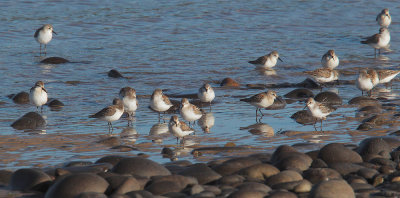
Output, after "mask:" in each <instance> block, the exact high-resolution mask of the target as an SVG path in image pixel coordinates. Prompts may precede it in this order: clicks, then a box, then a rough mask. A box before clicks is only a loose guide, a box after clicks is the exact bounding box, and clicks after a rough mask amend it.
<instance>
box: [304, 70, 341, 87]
mask: <svg viewBox="0 0 400 198" xmlns="http://www.w3.org/2000/svg"><path fill="white" fill-rule="evenodd" d="M304 73H306V74H308V75H310V76H311V77H312V78H314V80H315V81H317V82H318V83H320V84H321V85H322V84H323V83H328V82H332V81H335V80H338V79H339V72H337V71H336V70H333V69H329V68H318V69H316V70H314V71H305V72H304ZM321 87H322V86H321Z"/></svg>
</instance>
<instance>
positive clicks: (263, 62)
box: [249, 50, 283, 69]
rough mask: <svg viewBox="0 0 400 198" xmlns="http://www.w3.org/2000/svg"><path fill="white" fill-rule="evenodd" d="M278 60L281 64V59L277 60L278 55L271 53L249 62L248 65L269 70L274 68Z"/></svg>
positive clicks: (274, 52) (275, 52)
mask: <svg viewBox="0 0 400 198" xmlns="http://www.w3.org/2000/svg"><path fill="white" fill-rule="evenodd" d="M278 60H280V61H281V62H283V61H282V59H281V58H279V53H278V52H277V51H275V50H274V51H272V52H271V53H269V54H267V55H265V56H261V57H259V58H258V59H256V60H253V61H249V63H250V64H253V65H257V66H261V67H263V68H265V69H270V68H272V67H275V65H276V63H277V61H278Z"/></svg>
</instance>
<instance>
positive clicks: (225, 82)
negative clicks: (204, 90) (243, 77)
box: [220, 78, 240, 87]
mask: <svg viewBox="0 0 400 198" xmlns="http://www.w3.org/2000/svg"><path fill="white" fill-rule="evenodd" d="M220 86H221V87H239V86H240V84H239V83H238V82H236V81H235V80H233V79H232V78H224V79H223V80H222V81H221V83H220Z"/></svg>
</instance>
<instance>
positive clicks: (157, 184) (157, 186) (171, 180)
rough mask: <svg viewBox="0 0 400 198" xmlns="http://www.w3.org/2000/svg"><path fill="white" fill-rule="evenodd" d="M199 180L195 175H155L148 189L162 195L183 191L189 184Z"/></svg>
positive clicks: (191, 184) (194, 183)
mask: <svg viewBox="0 0 400 198" xmlns="http://www.w3.org/2000/svg"><path fill="white" fill-rule="evenodd" d="M196 184H198V183H197V180H196V178H194V177H187V176H182V175H167V176H154V177H152V178H151V182H150V184H148V185H147V186H146V190H147V191H149V192H151V193H152V194H154V195H162V194H166V193H169V192H181V191H182V190H183V189H184V188H186V187H187V186H193V185H196Z"/></svg>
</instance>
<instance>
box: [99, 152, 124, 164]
mask: <svg viewBox="0 0 400 198" xmlns="http://www.w3.org/2000/svg"><path fill="white" fill-rule="evenodd" d="M124 158H126V157H123V156H119V155H108V156H104V157H102V158H100V159H98V160H97V161H96V162H95V163H96V164H99V163H109V164H112V165H113V166H115V165H116V164H118V162H119V161H121V159H124Z"/></svg>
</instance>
